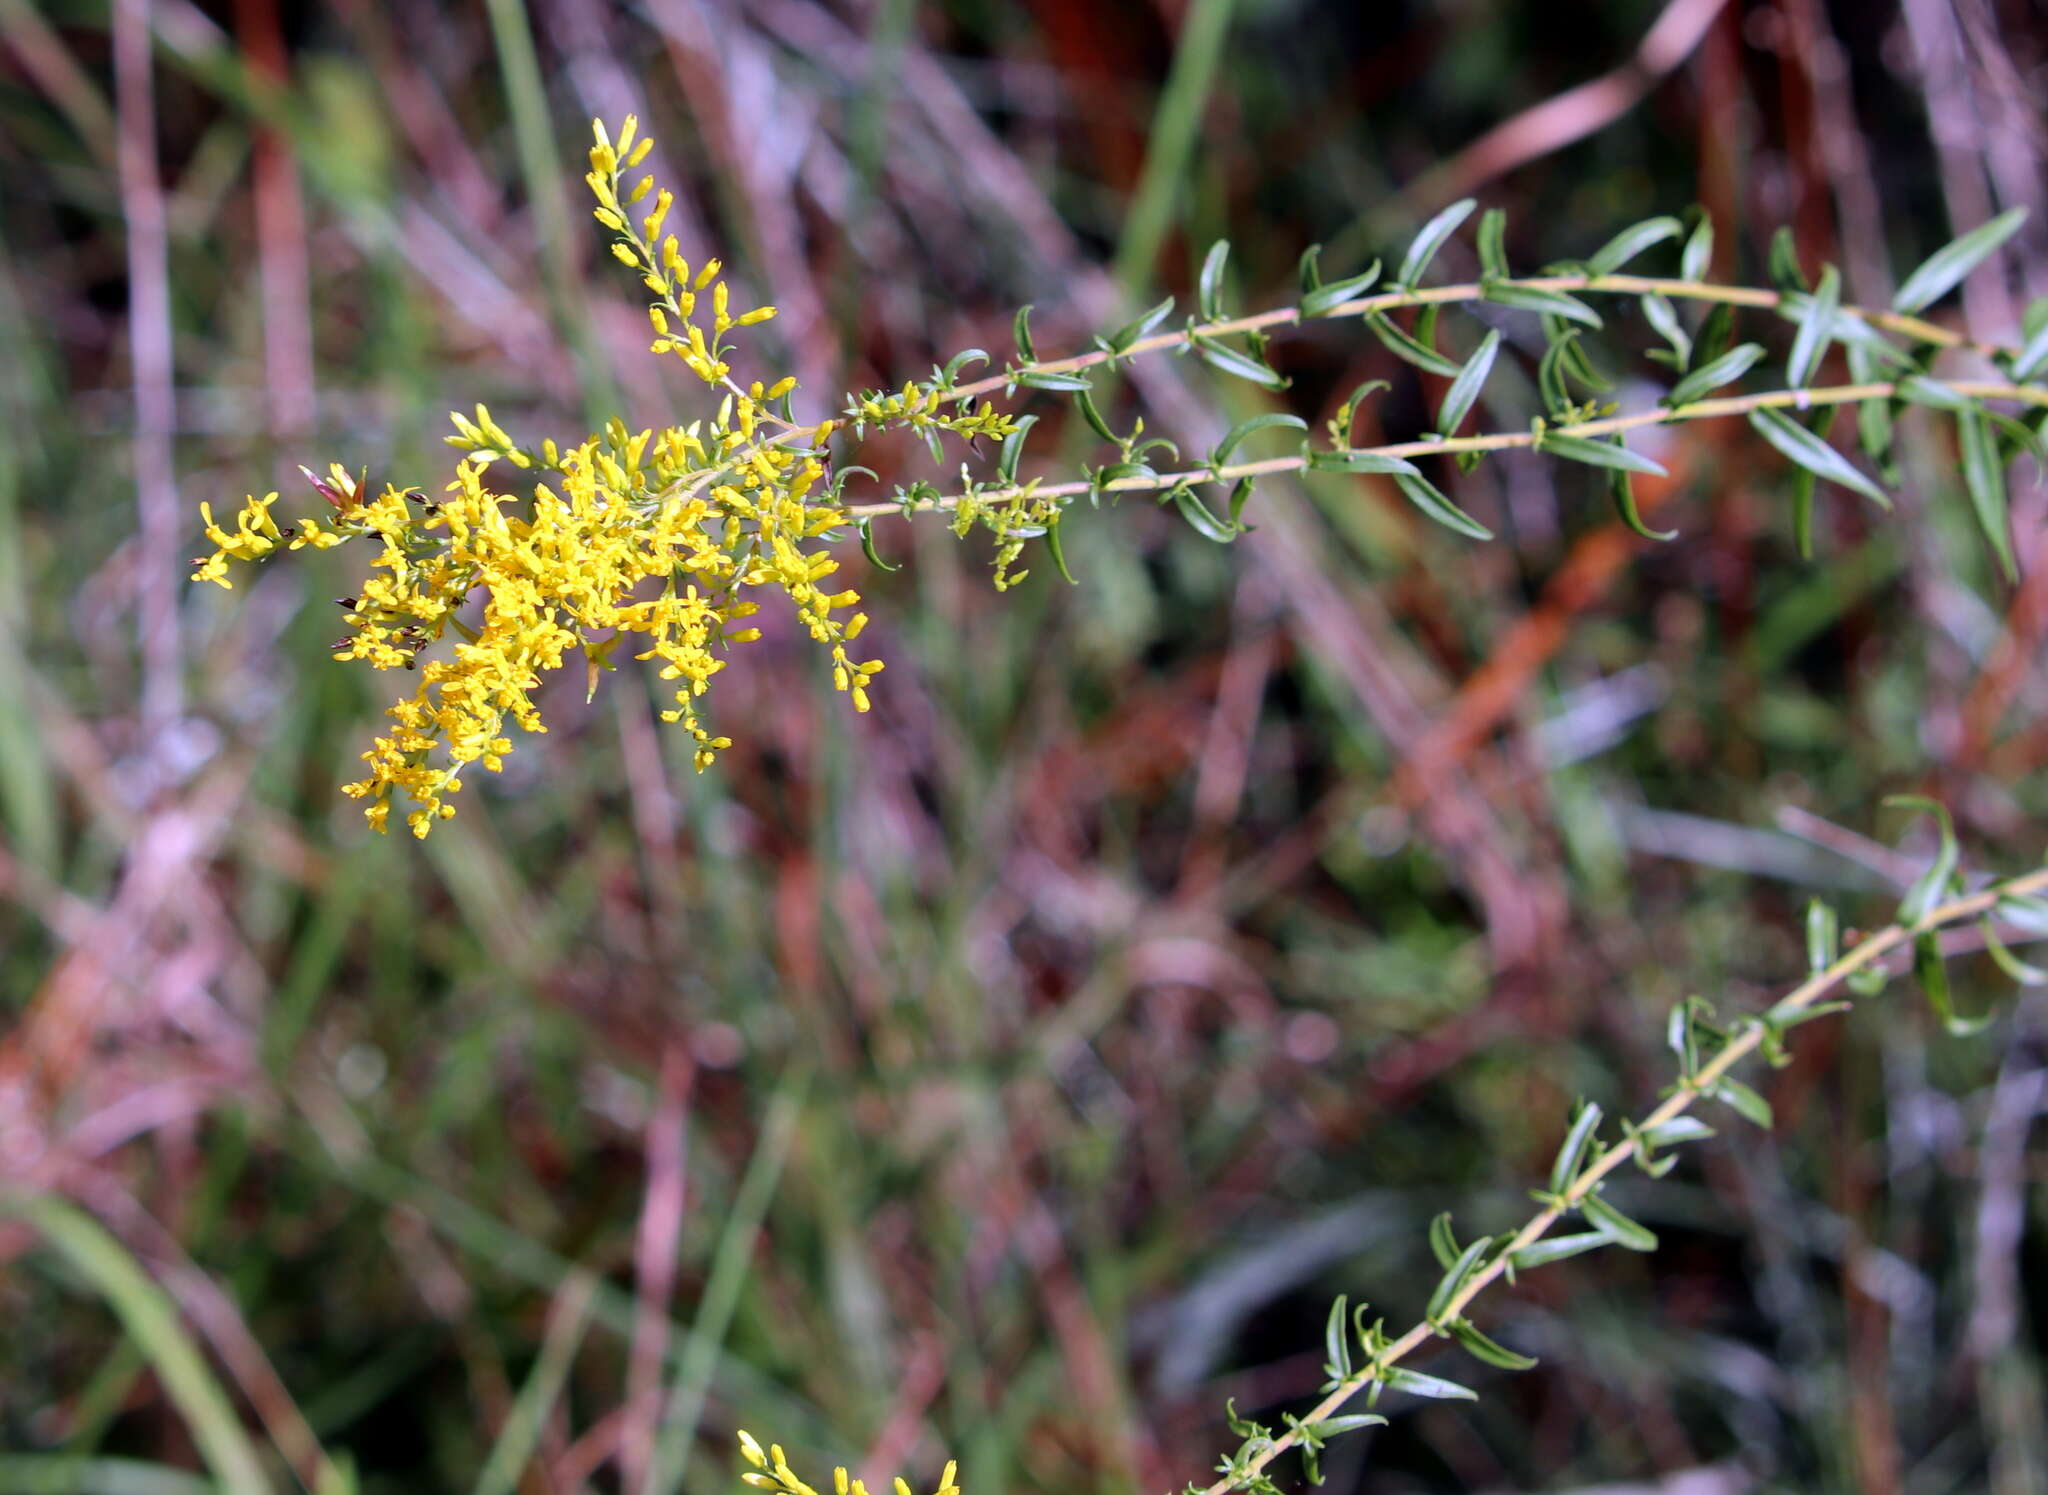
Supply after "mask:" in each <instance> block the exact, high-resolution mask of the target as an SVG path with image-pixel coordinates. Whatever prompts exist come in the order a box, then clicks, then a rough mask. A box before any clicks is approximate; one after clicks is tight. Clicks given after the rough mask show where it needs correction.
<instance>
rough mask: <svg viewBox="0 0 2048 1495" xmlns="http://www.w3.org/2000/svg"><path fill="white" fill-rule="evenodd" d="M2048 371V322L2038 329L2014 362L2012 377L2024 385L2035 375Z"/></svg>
mask: <svg viewBox="0 0 2048 1495" xmlns="http://www.w3.org/2000/svg"><path fill="white" fill-rule="evenodd" d="M2044 369H2048V322H2044V323H2043V324H2042V325H2041V326H2040V327H2039V328H2037V329H2036V330H2035V332H2034V334H2033V336H2031V337H2029V338H2028V339H2027V341H2026V344H2025V346H2023V347H2022V348H2021V349H2020V351H2019V356H2018V357H2017V358H2015V359H2013V361H2012V377H2013V379H2014V381H2015V382H2017V383H2021V384H2024V383H2026V382H2027V381H2028V380H2030V379H2032V378H2033V377H2034V376H2035V375H2037V374H2039V373H2041V372H2042V371H2043V370H2044Z"/></svg>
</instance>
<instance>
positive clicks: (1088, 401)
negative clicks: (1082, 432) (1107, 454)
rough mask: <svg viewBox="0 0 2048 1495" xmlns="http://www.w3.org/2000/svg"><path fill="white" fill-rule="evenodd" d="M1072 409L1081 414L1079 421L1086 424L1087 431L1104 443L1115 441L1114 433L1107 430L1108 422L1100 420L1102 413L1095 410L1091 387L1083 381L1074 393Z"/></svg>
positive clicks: (1115, 435)
mask: <svg viewBox="0 0 2048 1495" xmlns="http://www.w3.org/2000/svg"><path fill="white" fill-rule="evenodd" d="M1074 408H1075V409H1076V410H1079V411H1080V412H1081V419H1083V420H1085V421H1086V422H1088V427H1089V429H1090V430H1092V431H1093V432H1094V433H1095V434H1096V435H1097V436H1100V437H1101V438H1102V439H1103V440H1104V441H1115V440H1116V439H1117V434H1116V432H1114V431H1112V430H1110V428H1109V422H1108V421H1106V420H1104V419H1103V418H1102V412H1101V411H1100V410H1098V409H1096V408H1095V394H1094V390H1093V387H1092V386H1091V385H1089V383H1088V382H1087V381H1086V380H1085V379H1084V380H1082V381H1081V387H1080V388H1079V389H1077V390H1075V391H1074Z"/></svg>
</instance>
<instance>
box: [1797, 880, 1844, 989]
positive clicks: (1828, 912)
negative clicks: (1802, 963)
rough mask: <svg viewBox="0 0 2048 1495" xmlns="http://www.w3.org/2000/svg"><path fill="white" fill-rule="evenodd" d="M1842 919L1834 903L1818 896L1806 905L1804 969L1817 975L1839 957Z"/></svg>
mask: <svg viewBox="0 0 2048 1495" xmlns="http://www.w3.org/2000/svg"><path fill="white" fill-rule="evenodd" d="M1841 949H1842V921H1841V919H1840V918H1839V917H1838V916H1837V915H1836V913H1835V908H1834V905H1833V904H1831V903H1827V902H1824V901H1823V900H1821V899H1819V898H1814V899H1810V900H1809V901H1808V902H1807V905H1806V969H1807V972H1808V974H1810V975H1814V976H1818V975H1819V974H1820V973H1821V972H1822V971H1825V970H1826V969H1827V968H1828V967H1829V966H1831V965H1833V964H1834V963H1835V961H1836V960H1837V959H1838V958H1839V957H1840V955H1841Z"/></svg>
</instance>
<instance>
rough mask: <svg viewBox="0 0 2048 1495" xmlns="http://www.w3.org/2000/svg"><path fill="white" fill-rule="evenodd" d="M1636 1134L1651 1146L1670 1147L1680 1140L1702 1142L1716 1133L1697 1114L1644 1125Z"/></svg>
mask: <svg viewBox="0 0 2048 1495" xmlns="http://www.w3.org/2000/svg"><path fill="white" fill-rule="evenodd" d="M1637 1135H1638V1136H1640V1137H1641V1138H1642V1139H1643V1141H1645V1142H1647V1143H1649V1144H1650V1146H1652V1147H1671V1146H1673V1145H1675V1144H1677V1143H1680V1142H1704V1141H1706V1140H1707V1139H1708V1138H1709V1137H1712V1136H1716V1135H1717V1133H1716V1132H1715V1131H1714V1129H1713V1128H1712V1127H1710V1126H1708V1125H1707V1124H1706V1123H1705V1122H1704V1121H1702V1120H1700V1119H1699V1117H1697V1116H1674V1117H1672V1118H1671V1119H1670V1120H1669V1121H1660V1122H1658V1123H1657V1124H1656V1125H1655V1126H1646V1127H1644V1128H1643V1129H1642V1130H1641V1131H1640V1132H1638V1133H1637Z"/></svg>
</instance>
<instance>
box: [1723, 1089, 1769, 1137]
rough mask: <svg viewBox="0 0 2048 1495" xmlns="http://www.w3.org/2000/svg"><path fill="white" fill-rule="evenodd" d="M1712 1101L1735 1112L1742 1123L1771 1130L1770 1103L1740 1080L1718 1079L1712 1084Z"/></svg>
mask: <svg viewBox="0 0 2048 1495" xmlns="http://www.w3.org/2000/svg"><path fill="white" fill-rule="evenodd" d="M1713 1093H1714V1099H1715V1100H1717V1101H1720V1102H1721V1103H1722V1104H1723V1105H1725V1106H1727V1107H1728V1108H1729V1109H1730V1110H1732V1111H1733V1112H1735V1114H1736V1115H1738V1116H1740V1117H1741V1118H1742V1119H1743V1120H1744V1121H1747V1122H1749V1123H1751V1124H1752V1125H1754V1126H1760V1127H1762V1128H1763V1129H1764V1130H1765V1131H1769V1130H1770V1129H1771V1125H1772V1122H1773V1121H1774V1119H1775V1118H1774V1116H1773V1113H1772V1111H1771V1103H1770V1102H1769V1101H1767V1100H1765V1099H1764V1098H1763V1097H1762V1096H1761V1095H1758V1094H1757V1093H1756V1092H1755V1091H1754V1090H1752V1089H1750V1088H1749V1086H1747V1085H1745V1084H1743V1083H1742V1081H1740V1080H1730V1079H1726V1078H1723V1079H1720V1080H1717V1081H1715V1083H1714V1092H1713Z"/></svg>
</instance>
